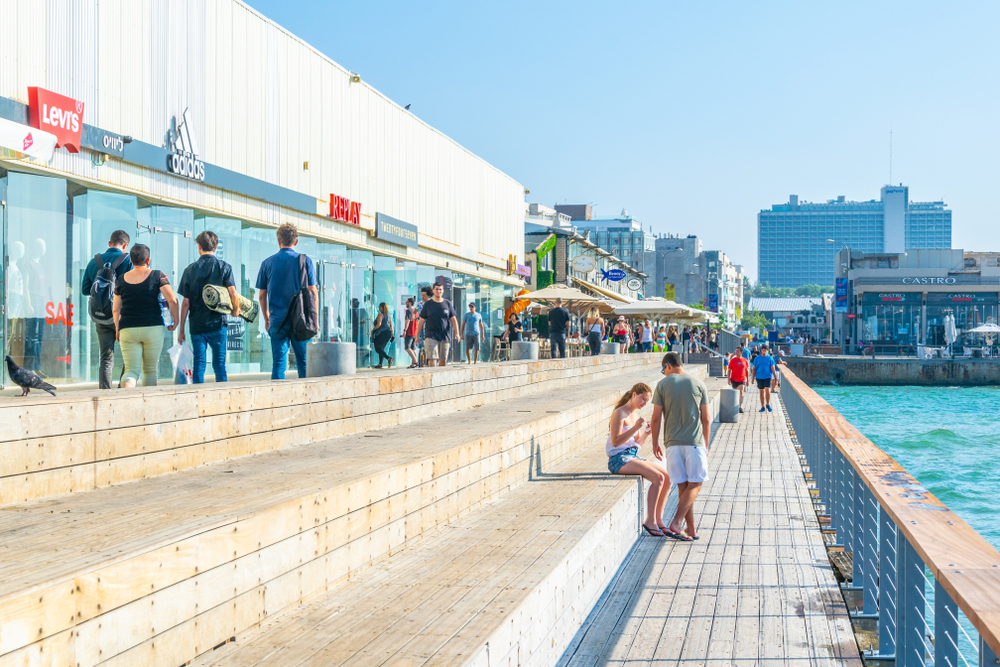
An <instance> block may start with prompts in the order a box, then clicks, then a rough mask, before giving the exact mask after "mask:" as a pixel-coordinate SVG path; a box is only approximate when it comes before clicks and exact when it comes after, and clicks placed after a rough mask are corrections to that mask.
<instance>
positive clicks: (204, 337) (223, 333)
mask: <svg viewBox="0 0 1000 667" xmlns="http://www.w3.org/2000/svg"><path fill="white" fill-rule="evenodd" d="M195 243H196V244H197V245H198V259H197V260H196V261H195V262H194V263H192V264H191V265H190V266H188V267H187V268H186V269H184V273H183V275H181V282H180V284H179V285H178V286H177V292H178V294H180V295H181V296H182V297H184V301H183V302H182V303H181V318H180V322H179V323H178V324H177V329H178V334H177V342H178V343H183V342H184V340H185V335H184V324H185V322H187V321H188V314H190V315H191V317H190V324H189V326H190V328H191V349H192V351H193V352H194V359H192V361H191V382H192V383H193V384H202V383H204V382H205V366H206V362H207V360H208V354H207V350H208V348H209V347H211V348H212V370H213V371H214V372H215V381H216V382H226V381H227V379H228V377H227V375H226V337H227V334H228V330H229V322H228V321H226V316H225V314H223V313H218V312H216V311H214V310H211V309H209V307H208V306H206V305H205V300H204V299H203V298H202V292H203V291H204V289H205V285H216V286H218V287H225V288H226V289H227V290H228V291H229V302H230V303H231V304H233V309H232V312H231V313H230V315H232V316H233V317H239V316H240V299H239V295H238V294H237V293H236V280H235V279H234V278H233V267H232V266H230V265H229V264H228V263H227V262H224V261H222V260H221V259H219V258H218V257H216V256H215V250H216V248H218V247H219V237H218V236H217V235H216V233H215V232H210V231H208V230H205V231H203V232H202V233H201V234H198V237H197V238H196V239H195Z"/></svg>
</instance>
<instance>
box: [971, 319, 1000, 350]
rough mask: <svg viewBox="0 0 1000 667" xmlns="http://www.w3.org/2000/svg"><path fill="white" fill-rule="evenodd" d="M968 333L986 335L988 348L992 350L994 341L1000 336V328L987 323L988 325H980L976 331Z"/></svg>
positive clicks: (972, 330)
mask: <svg viewBox="0 0 1000 667" xmlns="http://www.w3.org/2000/svg"><path fill="white" fill-rule="evenodd" d="M966 333H978V334H985V335H986V347H988V348H992V347H993V341H994V339H995V338H996V336H997V334H1000V327H998V326H997V325H996V324H994V323H993V322H987V323H986V324H980V325H979V326H978V327H976V328H975V329H969V330H968V331H967V332H966ZM991 354H992V353H991Z"/></svg>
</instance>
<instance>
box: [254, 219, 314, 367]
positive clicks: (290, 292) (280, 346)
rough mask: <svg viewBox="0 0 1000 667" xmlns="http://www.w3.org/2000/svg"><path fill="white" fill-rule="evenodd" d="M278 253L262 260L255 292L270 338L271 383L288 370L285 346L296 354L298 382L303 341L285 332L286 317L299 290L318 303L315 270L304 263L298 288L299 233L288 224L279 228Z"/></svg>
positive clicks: (310, 263) (307, 261) (303, 356)
mask: <svg viewBox="0 0 1000 667" xmlns="http://www.w3.org/2000/svg"><path fill="white" fill-rule="evenodd" d="M277 234H278V252H276V253H275V254H273V255H271V256H270V257H268V258H267V259H265V260H264V261H263V262H261V264H260V270H259V271H258V272H257V290H258V295H259V296H258V299H259V300H260V309H261V311H263V313H264V328H265V329H266V330H267V335H268V336H269V337H270V338H271V364H272V365H271V379H272V380H284V379H285V368H286V367H287V366H288V346H289V345H291V346H292V349H293V350H295V365H296V366H297V367H298V371H299V379H302V378H304V377H305V376H306V341H304V340H296V339H295V336H293V335H291V334H290V333H288V332H287V331H286V330H285V327H284V324H285V315H287V314H288V307H289V306H290V305H291V303H292V299H294V298H295V295H296V294H298V293H299V290H300V289H301V288H302V287H308V289H309V292H310V293H311V294H312V298H313V299H314V301H313V303H319V292H318V291H317V289H316V267H315V266H314V265H313V261H312V259H310V258H309V257H306V258H305V259H304V260H301V261H304V262H305V268H306V281H307V283H306V285H299V274H300V269H299V262H300V260H299V253H297V252H296V251H295V246H296V245H298V243H299V230H297V229H296V228H295V225H293V224H291V223H287V222H286V223H284V224H281V225H279V226H278V230H277Z"/></svg>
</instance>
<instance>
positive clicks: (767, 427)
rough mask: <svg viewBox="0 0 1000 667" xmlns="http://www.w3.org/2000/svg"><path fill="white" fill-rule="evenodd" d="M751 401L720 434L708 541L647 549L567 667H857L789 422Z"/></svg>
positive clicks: (702, 503)
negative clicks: (841, 666)
mask: <svg viewBox="0 0 1000 667" xmlns="http://www.w3.org/2000/svg"><path fill="white" fill-rule="evenodd" d="M716 382H717V381H716ZM756 394H757V392H756V391H754V392H753V393H752V396H750V397H749V398H750V400H749V401H748V404H747V406H746V409H747V412H746V413H745V414H744V415H743V416H742V421H741V422H740V423H739V424H721V425H717V426H718V430H717V431H716V433H715V435H714V437H713V445H712V451H711V453H710V456H709V466H710V471H711V480H710V481H708V482H706V484H705V486H704V488H703V489H702V493H701V495H700V496H699V497H698V501H697V503H696V505H695V510H696V519H697V520H698V521H699V525H698V532H699V534H700V537H701V539H700V540H698V541H697V542H694V543H681V542H675V541H673V540H667V539H658V538H650V537H645V538H642V539H641V540H640V541H639V543H638V545H637V546H636V547H635V549H633V552H632V553H631V554H630V556H629V558H628V559H627V560H626V562H625V563H624V564H623V566H622V567H621V569H620V570H619V572H618V574H617V576H616V579H615V581H614V582H613V583H612V585H611V586H610V587H609V589H608V590H607V591H606V592H605V594H604V595H603V596H602V598H601V601H600V602H599V603H598V604H597V606H596V607H595V608H594V610H593V611H592V613H591V615H590V617H589V618H588V620H587V622H586V623H585V624H584V626H583V627H582V628H581V630H580V632H579V633H578V634H577V636H576V638H575V639H574V640H573V642H572V643H571V644H570V646H569V648H568V649H567V651H566V653H565V654H564V655H563V657H562V659H561V660H560V662H559V665H560V667H598V666H600V667H604V666H611V665H614V666H616V667H618V666H621V667H625V666H627V667H645V666H652V665H656V666H658V667H659V666H661V665H680V666H684V667H687V666H694V665H720V666H721V665H726V666H727V667H728V665H850V666H852V667H853V666H855V665H856V666H857V667H860V666H861V665H862V662H861V659H860V657H859V653H858V649H857V645H856V643H855V639H854V634H853V631H852V629H851V622H850V619H849V617H848V614H847V609H846V607H845V605H844V601H843V598H842V596H841V594H840V591H839V590H838V587H837V582H836V579H835V578H834V574H833V570H832V568H831V566H830V561H829V559H828V558H827V555H826V551H825V548H824V546H823V538H822V535H821V533H820V529H819V525H818V523H817V519H816V515H815V513H814V511H813V508H812V503H811V501H810V498H809V491H808V489H807V488H806V483H805V481H804V479H803V475H802V469H801V467H800V464H799V459H798V457H797V455H796V452H795V449H794V448H793V446H792V441H791V436H790V434H789V431H788V429H787V427H786V425H785V418H784V412H783V410H782V408H781V407H780V402H779V401H776V400H773V401H772V406H773V407H774V408H775V411H774V412H773V413H764V414H761V413H759V412H757V410H758V409H759V407H760V406H759V405H758V402H757V396H756Z"/></svg>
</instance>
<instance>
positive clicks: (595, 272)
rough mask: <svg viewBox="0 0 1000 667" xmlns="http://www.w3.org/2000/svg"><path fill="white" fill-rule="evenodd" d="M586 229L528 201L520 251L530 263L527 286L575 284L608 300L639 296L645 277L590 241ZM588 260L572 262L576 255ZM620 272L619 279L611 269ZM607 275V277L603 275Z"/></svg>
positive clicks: (540, 286) (589, 234)
mask: <svg viewBox="0 0 1000 667" xmlns="http://www.w3.org/2000/svg"><path fill="white" fill-rule="evenodd" d="M593 238H594V235H593V233H592V232H591V231H590V230H580V229H578V228H577V227H576V223H574V222H573V221H571V219H570V217H569V216H568V215H567V214H565V213H560V212H558V211H556V210H555V209H553V208H549V207H547V206H543V205H541V204H529V205H528V207H527V215H526V217H525V225H524V254H525V257H526V260H527V262H528V264H529V265H530V266H531V278H530V280H529V289H531V290H532V291H534V290H536V289H544V288H545V287H548V286H549V285H551V284H553V283H559V284H565V285H568V286H570V287H576V288H579V289H581V290H583V291H584V292H587V293H589V294H593V295H594V296H597V297H599V298H602V299H606V300H609V301H623V302H628V301H633V300H635V299H639V298H642V295H643V286H644V285H646V284H647V276H646V274H644V273H642V272H641V271H639V270H638V269H636V268H634V267H632V266H631V265H630V264H629V263H628V262H627V261H625V260H622V259H620V258H618V257H615V256H614V255H612V254H611V253H610V252H608V251H607V250H605V249H603V248H601V247H600V246H599V245H598V244H596V243H594V241H593ZM581 256H584V257H587V258H590V259H591V260H592V261H587V260H581V261H579V262H578V261H576V259H577V258H578V257H581ZM616 269H617V270H620V271H622V272H623V274H624V277H623V278H621V279H620V280H615V279H614V278H616V277H617V275H620V274H613V273H612V272H613V271H615V270H616ZM606 276H607V277H606Z"/></svg>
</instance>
